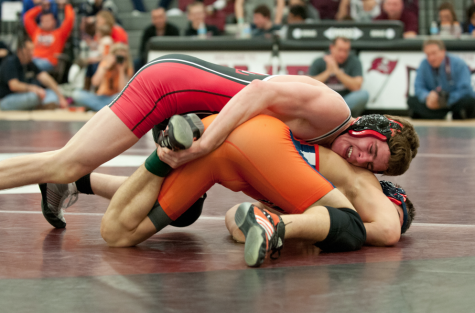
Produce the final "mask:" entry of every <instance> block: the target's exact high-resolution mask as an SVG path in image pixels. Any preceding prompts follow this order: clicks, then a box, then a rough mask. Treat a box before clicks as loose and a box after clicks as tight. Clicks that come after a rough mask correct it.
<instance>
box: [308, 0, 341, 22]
mask: <svg viewBox="0 0 475 313" xmlns="http://www.w3.org/2000/svg"><path fill="white" fill-rule="evenodd" d="M310 3H311V4H312V5H313V6H314V7H315V8H316V9H317V11H318V12H319V13H320V18H321V19H322V20H334V19H335V18H336V14H337V12H338V9H339V7H340V0H310Z"/></svg>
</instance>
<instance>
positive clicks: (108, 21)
mask: <svg viewBox="0 0 475 313" xmlns="http://www.w3.org/2000/svg"><path fill="white" fill-rule="evenodd" d="M103 25H108V26H109V27H110V28H111V29H112V31H111V37H112V40H113V41H114V42H122V43H125V44H128V42H129V36H128V35H127V32H126V31H125V30H124V29H123V28H122V27H121V26H120V25H118V24H117V23H116V21H115V18H114V15H113V14H112V13H111V12H110V11H107V10H102V11H99V12H98V13H97V15H96V29H98V28H100V27H102V26H103Z"/></svg>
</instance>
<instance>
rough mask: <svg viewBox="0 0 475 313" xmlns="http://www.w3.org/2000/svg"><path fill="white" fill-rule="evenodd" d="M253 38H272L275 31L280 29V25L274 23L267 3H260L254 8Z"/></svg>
mask: <svg viewBox="0 0 475 313" xmlns="http://www.w3.org/2000/svg"><path fill="white" fill-rule="evenodd" d="M253 23H254V25H255V28H254V29H253V30H252V38H257V37H266V38H271V37H272V35H273V34H274V32H275V31H277V30H279V29H280V25H274V24H273V23H272V20H271V18H270V10H269V8H268V7H267V6H266V5H260V6H258V7H257V8H255V9H254V17H253Z"/></svg>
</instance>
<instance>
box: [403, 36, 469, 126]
mask: <svg viewBox="0 0 475 313" xmlns="http://www.w3.org/2000/svg"><path fill="white" fill-rule="evenodd" d="M423 50H424V53H425V54H426V56H427V59H425V60H423V61H422V62H421V64H420V65H419V68H418V70H417V76H416V82H415V94H416V96H413V97H409V99H408V101H407V104H408V106H409V109H410V113H411V117H412V118H424V119H443V118H444V117H445V115H446V114H447V113H448V112H449V111H452V112H453V118H454V119H465V118H474V117H475V99H474V97H475V95H474V91H473V89H472V86H471V83H470V70H469V68H468V66H467V64H465V62H464V61H463V60H462V59H460V58H459V57H456V56H454V55H450V54H447V52H446V50H445V45H444V42H443V41H442V40H427V41H425V42H424V45H423Z"/></svg>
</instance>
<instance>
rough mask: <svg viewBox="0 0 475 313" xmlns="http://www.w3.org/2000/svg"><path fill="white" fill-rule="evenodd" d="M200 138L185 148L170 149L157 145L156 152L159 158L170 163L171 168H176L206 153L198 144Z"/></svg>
mask: <svg viewBox="0 0 475 313" xmlns="http://www.w3.org/2000/svg"><path fill="white" fill-rule="evenodd" d="M200 143H201V140H200V139H198V140H196V141H194V142H193V144H192V145H191V147H190V148H188V149H186V150H179V151H172V150H170V149H168V148H163V147H158V148H157V153H158V157H159V158H160V160H162V161H163V162H165V163H167V164H168V165H170V166H171V167H172V168H177V167H180V166H182V165H183V164H185V163H188V162H190V161H193V160H195V159H197V158H200V157H202V156H204V155H206V154H208V152H207V151H205V149H203V148H202V146H201V145H200Z"/></svg>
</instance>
